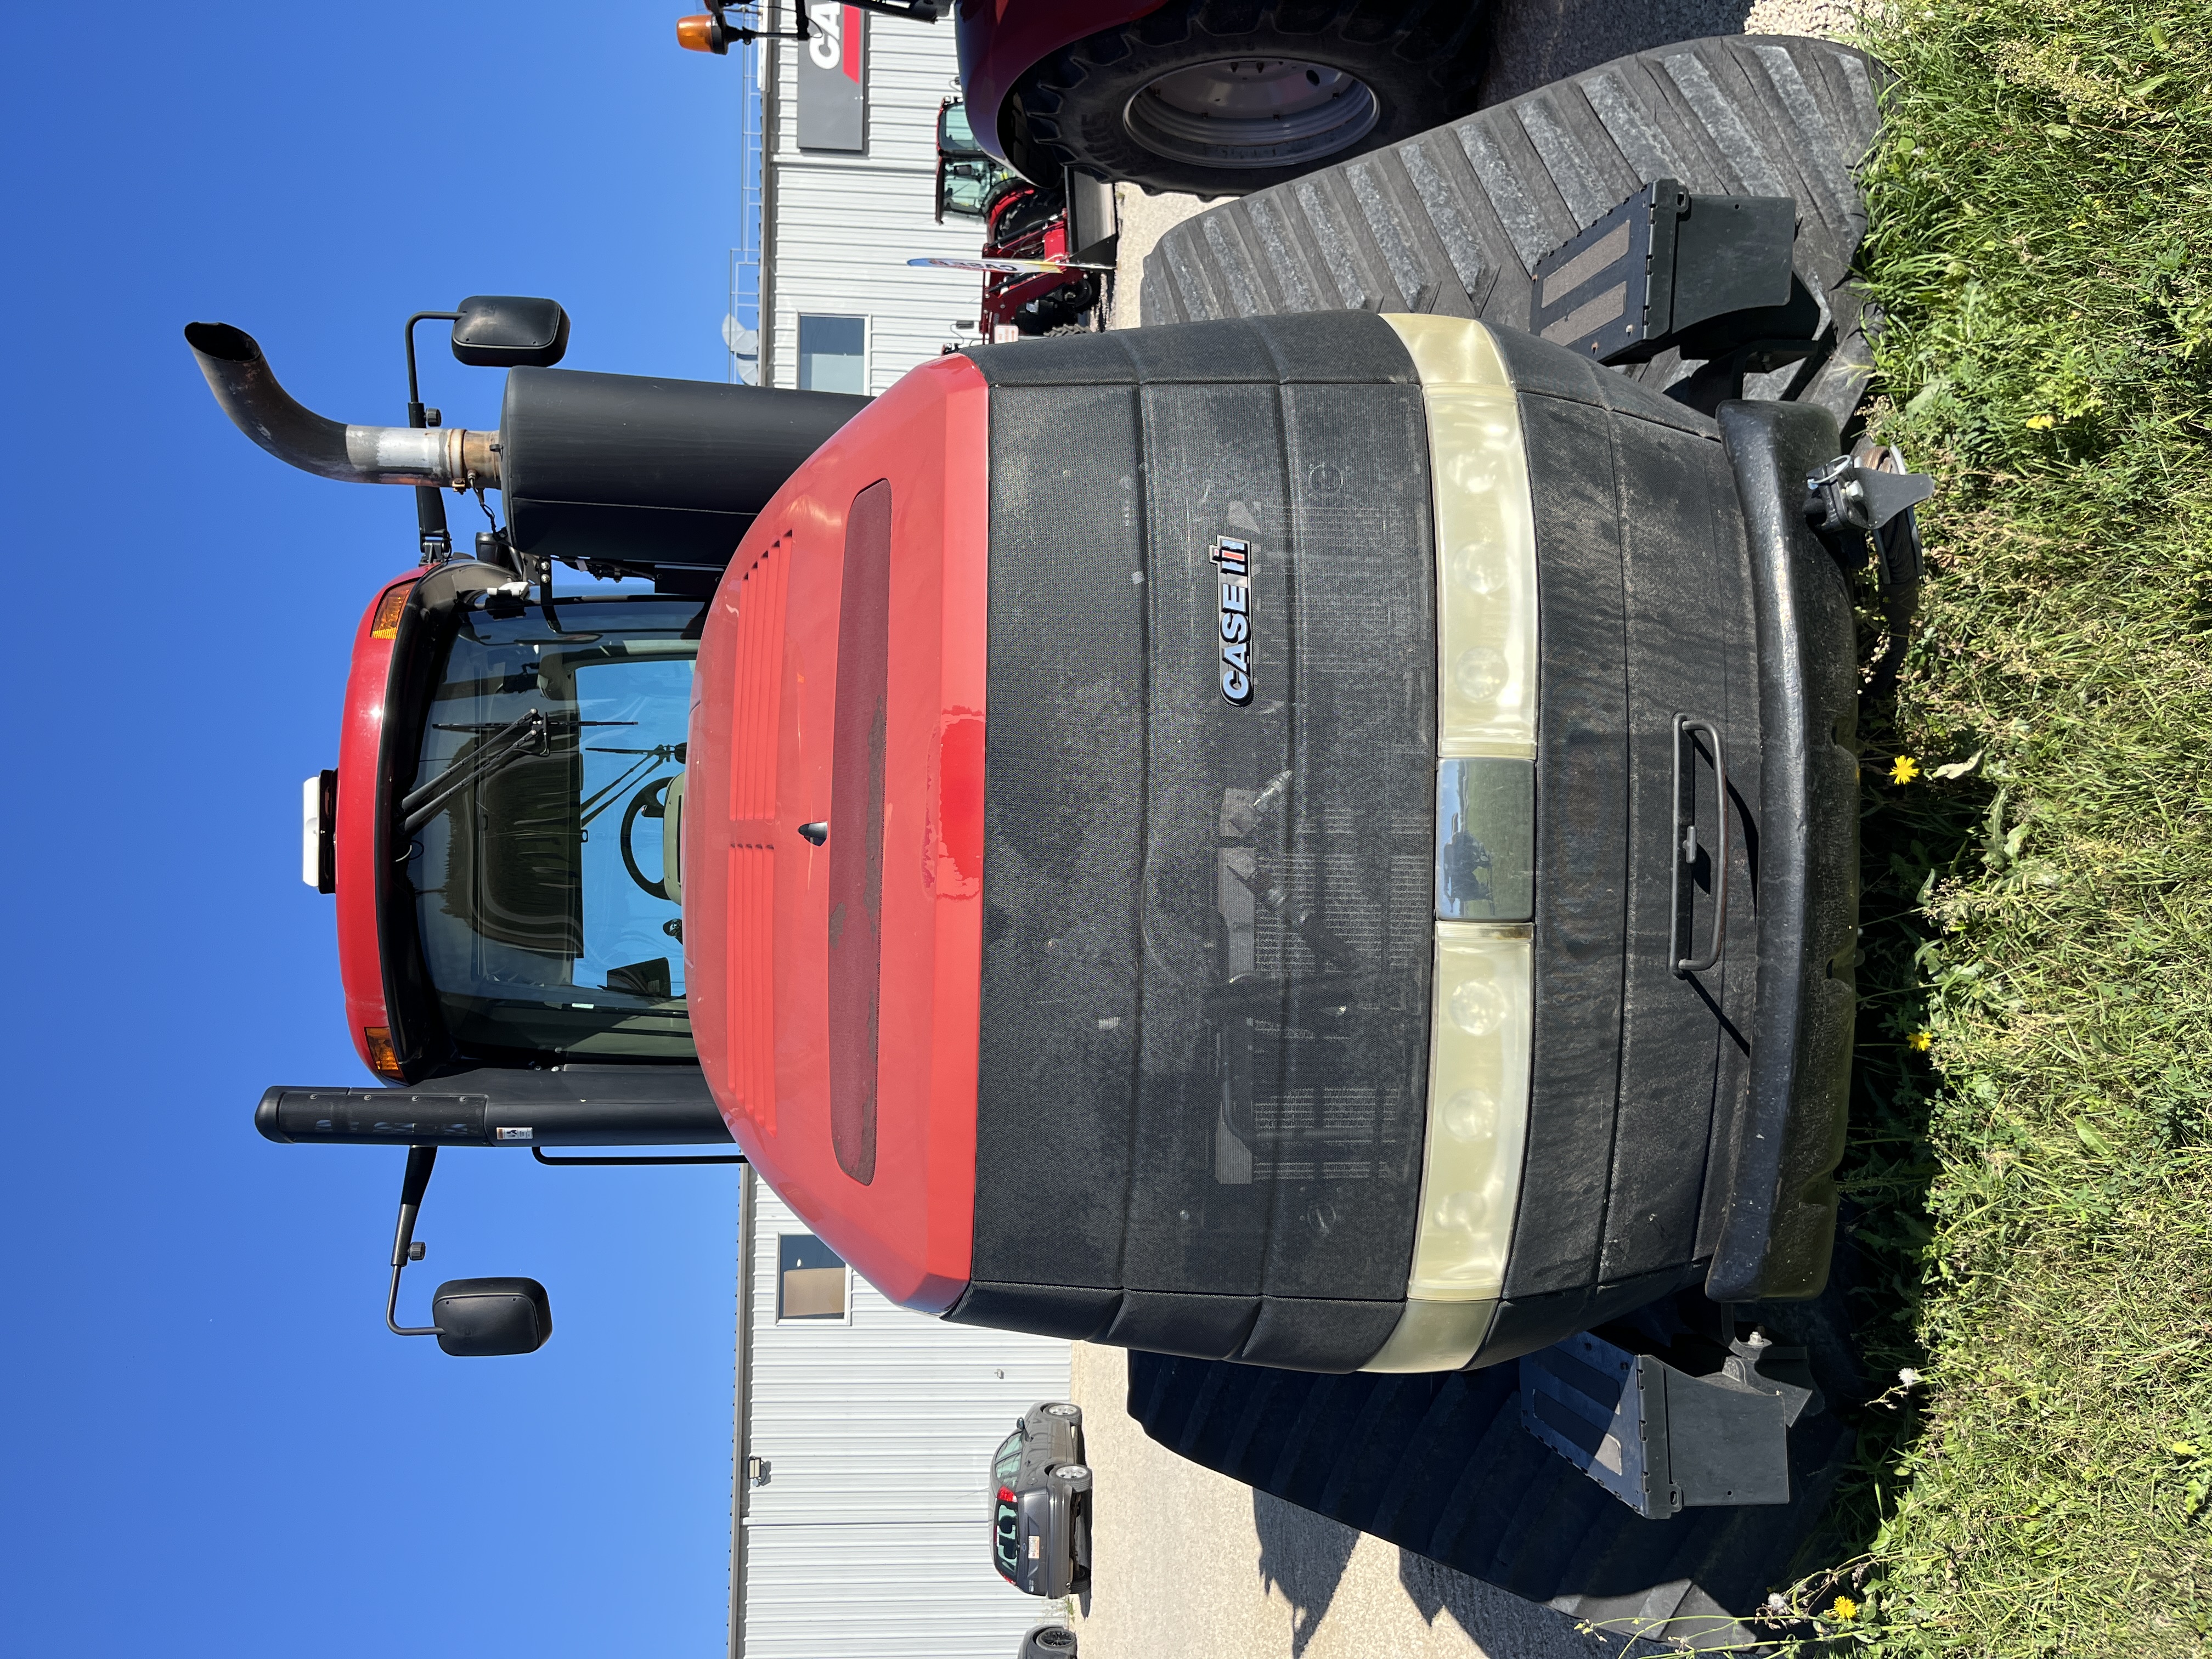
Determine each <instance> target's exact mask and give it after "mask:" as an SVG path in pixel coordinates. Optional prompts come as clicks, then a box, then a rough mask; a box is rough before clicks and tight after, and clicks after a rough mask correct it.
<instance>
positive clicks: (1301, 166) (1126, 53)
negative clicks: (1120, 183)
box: [1010, 0, 1490, 196]
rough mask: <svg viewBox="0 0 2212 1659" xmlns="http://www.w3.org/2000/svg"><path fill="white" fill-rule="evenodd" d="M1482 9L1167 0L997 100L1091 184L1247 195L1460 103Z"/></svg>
mask: <svg viewBox="0 0 2212 1659" xmlns="http://www.w3.org/2000/svg"><path fill="white" fill-rule="evenodd" d="M1488 10H1489V8H1488V6H1487V5H1486V3H1484V0H1405V3H1401V4H1398V5H1395V6H1391V5H1376V4H1372V3H1370V4H1367V5H1364V6H1358V7H1354V6H1348V5H1321V4H1316V3H1313V0H1170V3H1169V4H1168V5H1166V6H1164V7H1163V8H1161V9H1159V10H1158V11H1156V12H1153V13H1152V14H1150V15H1147V16H1145V17H1140V18H1138V19H1137V20H1135V21H1133V22H1128V23H1124V24H1121V25H1119V26H1117V27H1113V28H1109V29H1101V30H1100V31H1099V32H1098V33H1096V34H1093V35H1091V36H1089V37H1087V38H1086V39H1084V40H1079V41H1077V42H1076V43H1075V44H1074V45H1073V46H1066V47H1064V48H1062V49H1061V50H1060V51H1059V52H1055V53H1054V54H1053V55H1052V56H1051V57H1049V58H1046V59H1045V60H1044V61H1043V62H1042V63H1041V64H1037V65H1036V67H1035V68H1034V69H1032V70H1030V72H1029V73H1028V74H1027V75H1025V76H1023V77H1022V78H1021V80H1020V81H1018V82H1016V83H1015V86H1014V89H1013V94H1012V99H1011V100H1010V101H1011V103H1012V105H1013V106H1014V111H1013V113H1014V116H1015V125H1016V126H1017V128H1018V130H1019V131H1022V132H1023V133H1024V135H1025V137H1026V138H1027V140H1028V144H1029V147H1030V149H1033V150H1034V151H1036V153H1037V154H1038V155H1039V156H1040V157H1041V158H1042V160H1043V161H1045V162H1047V163H1048V165H1056V166H1063V167H1079V168H1081V169H1082V170H1083V171H1084V172H1085V173H1091V174H1092V175H1093V176H1094V177H1098V178H1104V179H1127V180H1129V181H1130V182H1132V183H1133V184H1138V185H1143V186H1144V187H1145V188H1146V189H1147V190H1153V191H1191V192H1193V193H1194V194H1197V195H1200V196H1227V195H1241V194H1243V192H1245V191H1253V190H1262V189H1265V188H1266V187H1267V185H1274V184H1280V183H1281V182H1282V181H1283V180H1284V179H1294V178H1296V177H1297V175H1298V174H1300V173H1307V172H1310V171H1311V170H1312V169H1313V168H1315V167H1324V166H1327V165H1329V164H1330V163H1332V162H1336V161H1343V160H1345V159H1346V157H1348V156H1352V155H1359V154H1361V153H1362V152H1363V151H1365V150H1370V149H1379V148H1380V147H1382V146H1383V145H1385V144H1395V143H1397V142H1398V141H1399V140H1400V139H1401V138H1410V137H1413V135H1414V134H1415V133H1418V132H1425V131H1427V130H1428V129H1429V128H1431V127H1433V126H1436V125H1438V124H1439V123H1441V122H1443V121H1447V120H1449V119H1450V118H1452V117H1453V116H1455V115H1462V114H1465V113H1466V112H1468V110H1471V109H1473V108H1474V95H1475V82H1476V81H1477V80H1478V79H1479V78H1480V76H1481V73H1482V69H1483V65H1484V64H1485V62H1486V58H1487V56H1488V51H1489V44H1490V20H1489V15H1488Z"/></svg>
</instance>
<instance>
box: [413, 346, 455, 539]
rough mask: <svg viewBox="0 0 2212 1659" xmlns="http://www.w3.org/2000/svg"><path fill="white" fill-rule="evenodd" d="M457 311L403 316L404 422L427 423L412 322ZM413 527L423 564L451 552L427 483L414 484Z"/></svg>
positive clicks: (439, 502) (436, 498) (439, 503)
mask: <svg viewBox="0 0 2212 1659" xmlns="http://www.w3.org/2000/svg"><path fill="white" fill-rule="evenodd" d="M459 315H460V313H459V312H457V311H418V312H416V313H415V314H414V315H413V316H412V317H410V318H409V319H407V327H406V329H405V331H404V333H405V335H406V339H407V424H408V425H410V426H411V427H415V428H418V429H419V428H425V427H428V425H429V423H430V422H429V415H428V410H425V409H424V408H423V407H422V392H421V390H420V388H419V387H418V386H417V385H416V380H415V325H416V324H417V323H421V322H428V321H429V320H430V319H434V318H437V319H447V320H451V319H453V318H457V317H459ZM415 529H416V538H417V541H418V544H419V545H420V546H421V548H422V562H423V563H424V564H438V563H441V562H443V561H445V560H447V559H449V558H451V557H453V536H452V534H451V533H450V532H448V531H447V528H446V501H445V498H444V497H443V496H442V495H439V493H438V491H437V489H436V488H435V486H433V485H430V484H417V485H416V486H415Z"/></svg>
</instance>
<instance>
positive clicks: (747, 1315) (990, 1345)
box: [730, 1170, 1068, 1659]
mask: <svg viewBox="0 0 2212 1659" xmlns="http://www.w3.org/2000/svg"><path fill="white" fill-rule="evenodd" d="M739 1225H740V1229H741V1243H740V1246H739V1252H738V1410H737V1496H736V1502H735V1504H734V1510H735V1513H734V1515H733V1516H732V1544H731V1552H730V1569H731V1575H730V1585H731V1595H730V1653H731V1659H822V1656H823V1655H827V1654H842V1653H884V1654H896V1655H898V1656H899V1659H940V1656H941V1659H976V1656H984V1659H988V1656H992V1655H997V1654H1003V1655H1006V1656H1008V1659H1011V1656H1012V1654H1013V1652H1014V1650H1015V1649H1016V1648H1017V1647H1018V1646H1019V1645H1020V1642H1021V1636H1022V1632H1024V1631H1025V1630H1028V1629H1029V1628H1030V1626H1033V1625H1037V1624H1042V1623H1044V1622H1046V1621H1048V1620H1054V1619H1057V1618H1059V1617H1060V1616H1061V1614H1062V1613H1063V1612H1064V1609H1062V1608H1061V1607H1060V1605H1059V1604H1058V1603H1056V1602H1042V1601H1037V1600H1036V1599H1035V1598H1033V1597H1031V1596H1027V1595H1022V1594H1021V1593H1020V1592H1018V1591H1017V1590H1015V1589H1013V1588H1012V1587H1011V1586H1010V1585H1008V1584H1007V1583H1006V1582H1005V1581H1004V1580H1003V1579H1001V1578H1000V1577H999V1575H998V1573H997V1571H995V1570H994V1568H993V1566H992V1565H991V1526H990V1518H989V1513H988V1511H989V1504H990V1492H989V1489H988V1483H987V1475H988V1473H989V1462H990V1455H991V1453H992V1451H993V1450H994V1449H996V1447H997V1445H998V1443H999V1442H1000V1440H1001V1439H1003V1438H1004V1437H1006V1434H1007V1432H1008V1431H1010V1430H1011V1429H1012V1426H1013V1425H1014V1422H1015V1419H1018V1417H1020V1415H1021V1414H1022V1413H1024V1411H1026V1410H1028V1409H1029V1407H1031V1406H1033V1405H1035V1404H1036V1402H1037V1401H1040V1400H1059V1399H1065V1398H1066V1395H1067V1383H1068V1376H1067V1370H1068V1345H1067V1344H1066V1343H1065V1342H1055V1341H1051V1340H1047V1339H1045V1338H1042V1337H1034V1336H1022V1335H1016V1334H1011V1333H1007V1332H1000V1331H987V1330H981V1329H978V1328H975V1327H972V1326H965V1325H949V1324H947V1323H945V1322H944V1321H943V1320H941V1319H933V1318H931V1317H929V1316H927V1315H923V1314H917V1313H910V1312H908V1310H906V1309H904V1308H901V1307H899V1306H897V1305H896V1304H893V1303H891V1302H890V1301H888V1300H887V1299H885V1298H884V1296H883V1295H881V1294H880V1293H879V1292H878V1291H877V1290H876V1289H875V1288H874V1287H873V1286H872V1285H869V1284H868V1283H867V1281H866V1280H865V1279H861V1278H860V1277H859V1276H858V1275H857V1274H855V1273H852V1272H851V1271H850V1270H849V1269H848V1268H847V1267H845V1265H844V1264H843V1263H842V1262H841V1261H838V1260H837V1258H836V1256H835V1255H832V1254H831V1253H830V1252H829V1249H828V1247H826V1246H825V1245H823V1243H822V1242H821V1241H820V1240H819V1239H817V1238H816V1237H814V1236H813V1235H812V1234H811V1233H810V1232H808V1231H807V1230H806V1227H805V1224H804V1223H803V1222H801V1221H800V1220H799V1218H797V1217H796V1216H794V1215H793V1213H792V1212H791V1211H790V1210H789V1209H788V1208H787V1207H786V1206H785V1205H784V1203H783V1201H782V1200H781V1199H779V1198H777V1197H776V1195H775V1194H774V1193H773V1192H771V1191H770V1190H769V1188H768V1186H767V1184H766V1183H765V1182H762V1181H760V1180H759V1179H758V1178H757V1176H754V1175H753V1173H752V1172H751V1171H750V1170H747V1171H746V1172H745V1177H744V1207H743V1210H742V1212H741V1220H740V1224H739Z"/></svg>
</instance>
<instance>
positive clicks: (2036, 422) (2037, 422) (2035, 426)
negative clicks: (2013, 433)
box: [2027, 415, 2058, 432]
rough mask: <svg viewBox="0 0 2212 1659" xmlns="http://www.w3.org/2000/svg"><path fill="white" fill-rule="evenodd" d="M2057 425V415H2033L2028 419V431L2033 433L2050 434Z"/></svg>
mask: <svg viewBox="0 0 2212 1659" xmlns="http://www.w3.org/2000/svg"><path fill="white" fill-rule="evenodd" d="M2057 424H2058V417H2057V416H2055V415H2031V416H2028V417H2027V426H2028V430H2029V431H2031V432H2048V431H2050V430H2051V428H2052V427H2054V426H2057Z"/></svg>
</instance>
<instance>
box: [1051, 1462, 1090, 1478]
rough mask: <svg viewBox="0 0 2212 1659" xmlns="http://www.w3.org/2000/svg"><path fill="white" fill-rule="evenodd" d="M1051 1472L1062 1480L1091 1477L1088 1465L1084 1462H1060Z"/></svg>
mask: <svg viewBox="0 0 2212 1659" xmlns="http://www.w3.org/2000/svg"><path fill="white" fill-rule="evenodd" d="M1053 1473H1054V1474H1056V1475H1058V1476H1059V1477H1060V1479H1061V1480H1089V1479H1090V1478H1091V1469H1090V1466H1089V1465H1087V1464H1084V1463H1062V1464H1061V1465H1060V1467H1059V1468H1056V1469H1054V1471H1053Z"/></svg>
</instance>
